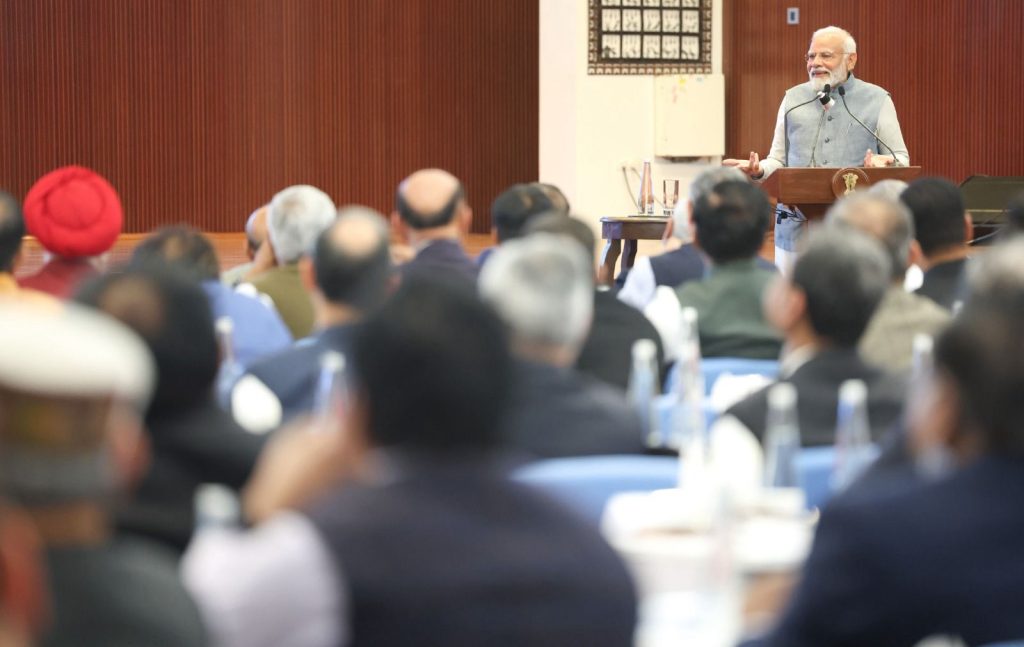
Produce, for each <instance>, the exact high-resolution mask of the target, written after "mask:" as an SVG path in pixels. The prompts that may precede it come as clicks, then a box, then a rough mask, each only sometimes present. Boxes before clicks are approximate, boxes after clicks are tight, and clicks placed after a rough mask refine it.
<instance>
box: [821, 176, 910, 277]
mask: <svg viewBox="0 0 1024 647" xmlns="http://www.w3.org/2000/svg"><path fill="white" fill-rule="evenodd" d="M825 223H826V225H831V226H839V227H844V226H845V227H851V228H853V229H859V230H861V231H863V232H864V233H866V234H868V235H870V236H871V237H873V238H875V239H876V240H878V241H879V242H880V243H882V247H884V248H885V251H886V253H887V254H888V255H889V262H890V264H891V266H892V271H893V278H898V277H902V276H903V275H904V274H905V273H906V271H907V266H908V265H909V263H910V245H911V243H912V242H913V240H914V217H913V216H912V215H911V214H910V209H908V208H907V205H905V204H903V203H902V202H900V201H899V200H891V199H889V198H887V197H884V196H880V195H871V194H870V193H869V192H868V191H857V192H856V193H854V194H852V195H849V196H847V197H845V198H842V199H841V200H839V201H838V202H836V203H835V204H833V205H832V206H831V207H830V208H829V210H828V212H827V213H826V214H825Z"/></svg>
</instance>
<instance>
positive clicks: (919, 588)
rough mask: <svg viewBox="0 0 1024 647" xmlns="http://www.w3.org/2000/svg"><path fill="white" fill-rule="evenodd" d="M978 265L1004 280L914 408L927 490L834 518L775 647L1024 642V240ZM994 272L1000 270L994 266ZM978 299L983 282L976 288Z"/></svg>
mask: <svg viewBox="0 0 1024 647" xmlns="http://www.w3.org/2000/svg"><path fill="white" fill-rule="evenodd" d="M989 254H991V259H990V258H989V257H988V254H986V255H985V256H983V257H979V258H978V259H976V260H975V261H973V262H974V263H978V264H981V265H982V266H983V267H982V268H979V269H980V273H982V274H989V273H992V276H997V275H999V273H1000V272H999V270H1004V269H1009V271H1010V275H1011V276H1009V277H1006V276H999V278H997V279H995V280H994V281H990V282H988V284H987V285H984V286H982V291H983V292H985V294H984V295H980V296H979V298H978V299H977V300H975V301H974V302H973V303H972V299H974V296H973V294H972V295H971V296H969V297H968V301H967V302H966V303H965V304H964V307H963V310H962V312H961V314H960V315H959V316H958V317H957V318H956V319H954V320H953V322H952V323H951V324H950V326H949V327H948V328H947V329H946V330H945V331H944V332H943V333H942V334H941V335H940V337H939V338H938V340H937V342H936V345H935V354H934V363H935V370H934V375H933V377H932V378H931V379H930V380H928V382H927V383H926V384H925V385H923V388H922V389H921V390H920V393H919V394H918V395H917V396H916V397H915V398H914V399H913V400H912V402H911V404H910V406H909V413H908V419H909V424H910V440H911V447H912V451H913V455H914V462H915V464H916V465H917V467H918V471H919V472H920V473H922V474H924V475H927V476H928V477H929V478H928V480H927V481H926V482H923V483H921V484H918V485H915V486H911V487H908V488H906V489H904V490H900V491H889V492H885V493H884V494H880V495H879V496H875V497H872V498H865V497H862V496H858V497H845V496H840V497H839V498H838V499H836V500H835V501H833V502H832V503H831V504H830V505H829V506H828V507H827V508H825V510H824V512H823V514H822V517H821V522H820V524H819V526H818V530H817V534H816V537H815V541H814V546H813V548H812V551H811V555H810V558H809V559H808V562H807V565H806V566H805V568H804V570H803V581H802V582H801V583H800V585H799V587H798V588H797V590H796V593H795V597H794V599H793V600H792V603H791V605H790V607H789V609H788V610H787V611H786V613H785V614H784V616H783V617H782V620H781V623H780V624H779V626H778V627H777V628H776V629H775V631H774V632H773V633H772V634H771V635H770V636H769V637H768V638H767V640H766V641H765V642H766V643H767V644H769V645H786V646H787V647H790V646H793V645H837V644H857V645H913V644H917V643H919V642H920V641H921V640H923V639H924V638H926V637H929V636H933V635H935V634H941V635H946V636H949V635H951V636H954V637H957V638H959V639H962V640H963V641H964V642H966V644H970V645H980V644H994V643H1003V642H1004V641H1015V640H1020V639H1021V637H1024V618H1022V616H1021V614H1020V613H1019V609H1018V607H1019V605H1018V603H1017V600H1019V599H1020V597H1019V596H1021V595H1024V559H1021V554H1020V553H1021V549H1020V547H1019V542H1018V541H1017V537H1018V536H1019V535H1020V533H1021V532H1024V513H1022V512H1021V510H1020V506H1019V505H1018V503H1017V501H1018V498H1017V495H1018V494H1024V470H1022V469H1021V465H1022V461H1024V435H1022V433H1021V429H1022V428H1021V424H1020V422H1021V420H1022V419H1024V400H1022V399H1021V397H1020V393H1021V391H1022V389H1024V364H1022V363H1021V361H1020V357H1021V356H1022V355H1024V336H1021V334H1020V329H1021V327H1022V326H1024V318H1022V313H1024V310H1022V309H1021V305H1022V304H1024V281H1021V280H1020V277H1021V272H1020V269H1019V268H1020V258H1021V254H1024V244H1021V243H1019V242H1018V243H1015V244H1012V245H1011V246H1009V247H1008V248H1006V249H998V248H996V249H994V250H992V251H991V252H989ZM990 260H991V261H992V265H991V266H989V261H990ZM972 289H973V285H972Z"/></svg>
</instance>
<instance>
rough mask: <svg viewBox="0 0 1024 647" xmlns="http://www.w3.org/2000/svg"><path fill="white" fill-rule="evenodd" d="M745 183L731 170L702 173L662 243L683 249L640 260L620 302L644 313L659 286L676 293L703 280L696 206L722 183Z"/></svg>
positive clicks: (716, 168) (769, 266) (678, 206)
mask: <svg viewBox="0 0 1024 647" xmlns="http://www.w3.org/2000/svg"><path fill="white" fill-rule="evenodd" d="M726 180H734V181H737V182H743V181H746V176H745V175H744V174H743V172H742V171H740V170H739V169H737V168H733V167H731V166H714V167H712V168H709V169H707V170H705V171H702V172H701V173H700V174H699V175H698V176H697V177H695V178H694V179H693V182H691V183H690V199H689V200H687V201H686V202H685V203H684V202H679V203H678V204H676V208H675V210H674V211H673V212H672V217H671V218H670V219H669V221H668V224H667V225H666V227H665V234H664V236H662V240H664V241H668V240H669V239H671V238H675V239H676V240H678V241H679V243H680V246H679V247H678V248H676V249H673V250H671V251H667V252H664V253H662V254H658V255H657V256H641V257H640V258H638V259H637V261H636V263H635V264H634V265H633V269H631V270H630V271H629V273H628V274H627V275H626V278H625V283H624V284H623V285H622V290H621V291H619V298H620V299H622V301H624V302H625V303H628V304H629V305H631V306H633V307H634V308H637V309H639V310H643V309H644V308H646V307H647V305H648V304H649V303H650V302H651V300H652V299H654V293H655V291H656V290H657V288H658V287H659V286H662V285H663V286H666V287H669V288H672V289H675V288H677V287H679V286H680V285H682V284H683V283H685V282H687V281H692V280H696V279H700V278H702V277H703V276H704V272H705V270H706V267H705V263H704V257H703V256H702V255H701V253H700V251H699V250H698V249H697V246H696V245H694V244H693V227H692V226H691V219H692V218H693V205H695V204H696V203H697V201H698V200H700V198H702V197H703V196H705V195H707V194H708V193H710V192H711V189H712V188H713V187H714V186H715V185H716V184H718V183H719V182H725V181H726ZM757 262H758V265H760V266H761V267H763V268H765V269H772V268H774V265H772V264H771V263H769V262H768V261H766V260H764V259H762V258H760V257H758V259H757Z"/></svg>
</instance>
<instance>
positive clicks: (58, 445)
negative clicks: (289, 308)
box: [0, 301, 206, 647]
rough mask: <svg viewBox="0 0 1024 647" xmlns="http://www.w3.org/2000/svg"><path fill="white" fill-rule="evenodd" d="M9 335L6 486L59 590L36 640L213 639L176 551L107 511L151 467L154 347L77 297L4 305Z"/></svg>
mask: <svg viewBox="0 0 1024 647" xmlns="http://www.w3.org/2000/svg"><path fill="white" fill-rule="evenodd" d="M0 339H3V340H4V344H5V347H4V352H3V353H0V436H2V437H3V445H4V447H3V452H2V454H0V489H2V491H3V492H4V493H5V494H6V495H8V496H10V497H11V498H12V499H13V500H14V501H16V502H17V503H19V504H20V505H21V506H22V509H23V510H24V511H25V512H26V514H27V515H28V516H29V518H30V519H31V521H32V523H33V524H34V526H35V529H36V531H37V533H38V535H39V537H40V539H41V540H42V542H43V545H44V548H45V559H46V577H47V588H48V590H49V593H50V596H51V597H50V613H49V625H48V627H47V629H46V630H45V631H44V635H43V638H42V640H41V642H40V643H39V644H40V645H42V646H43V647H64V646H67V647H81V646H83V645H104V646H109V647H137V646H138V645H148V646H152V647H185V646H189V645H196V646H202V645H205V644H206V636H205V631H204V629H203V626H202V624H201V620H200V617H199V614H198V612H197V609H196V607H195V605H194V604H193V602H192V600H191V599H190V597H189V595H188V594H187V593H186V591H185V590H184V588H183V587H182V585H181V583H180V581H179V580H178V571H177V563H176V560H175V556H174V554H173V553H171V552H170V551H167V550H166V548H164V547H162V546H160V545H158V544H155V543H152V542H150V541H147V540H144V539H142V538H139V537H132V536H129V535H121V534H119V533H117V532H116V531H115V528H114V522H113V519H112V516H111V513H110V504H111V502H112V500H113V499H114V497H115V495H117V494H118V493H119V492H123V491H126V490H128V489H130V488H131V486H132V484H133V483H134V481H135V480H136V479H137V478H138V477H139V475H141V474H142V473H143V472H144V471H145V462H146V461H145V457H146V439H145V436H144V434H143V432H142V421H141V417H140V411H141V409H142V408H143V407H145V402H146V400H147V399H148V397H149V393H150V390H151V388H152V384H153V377H154V375H153V360H152V359H151V357H150V353H149V351H148V350H147V349H146V347H145V346H144V345H143V343H142V342H141V341H139V339H138V338H137V337H136V336H135V335H134V334H133V333H132V332H131V331H129V330H128V329H127V328H125V327H124V326H122V325H121V324H119V323H117V322H115V321H113V320H111V319H109V318H108V317H105V316H102V315H100V314H98V313H95V312H91V311H88V310H85V309H83V308H81V307H80V306H75V305H70V304H69V305H67V306H66V307H65V308H62V309H60V310H52V309H48V308H46V309H39V308H35V307H33V306H30V305H27V304H23V303H14V302H9V301H8V302H4V303H0ZM6 574H7V572H6V571H5V575H6Z"/></svg>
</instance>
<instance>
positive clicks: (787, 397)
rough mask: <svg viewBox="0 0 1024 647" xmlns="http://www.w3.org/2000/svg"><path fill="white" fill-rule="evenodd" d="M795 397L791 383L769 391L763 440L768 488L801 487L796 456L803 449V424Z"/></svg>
mask: <svg viewBox="0 0 1024 647" xmlns="http://www.w3.org/2000/svg"><path fill="white" fill-rule="evenodd" d="M796 397H797V396H796V387H794V386H793V385H792V384H790V383H789V382H779V383H778V384H776V385H775V386H773V387H772V388H771V390H769V391H768V418H767V423H766V425H765V441H764V446H765V467H764V485H765V487H767V488H796V487H798V486H799V478H798V475H797V469H796V459H797V455H798V453H799V452H800V427H799V423H798V421H797V413H796Z"/></svg>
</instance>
